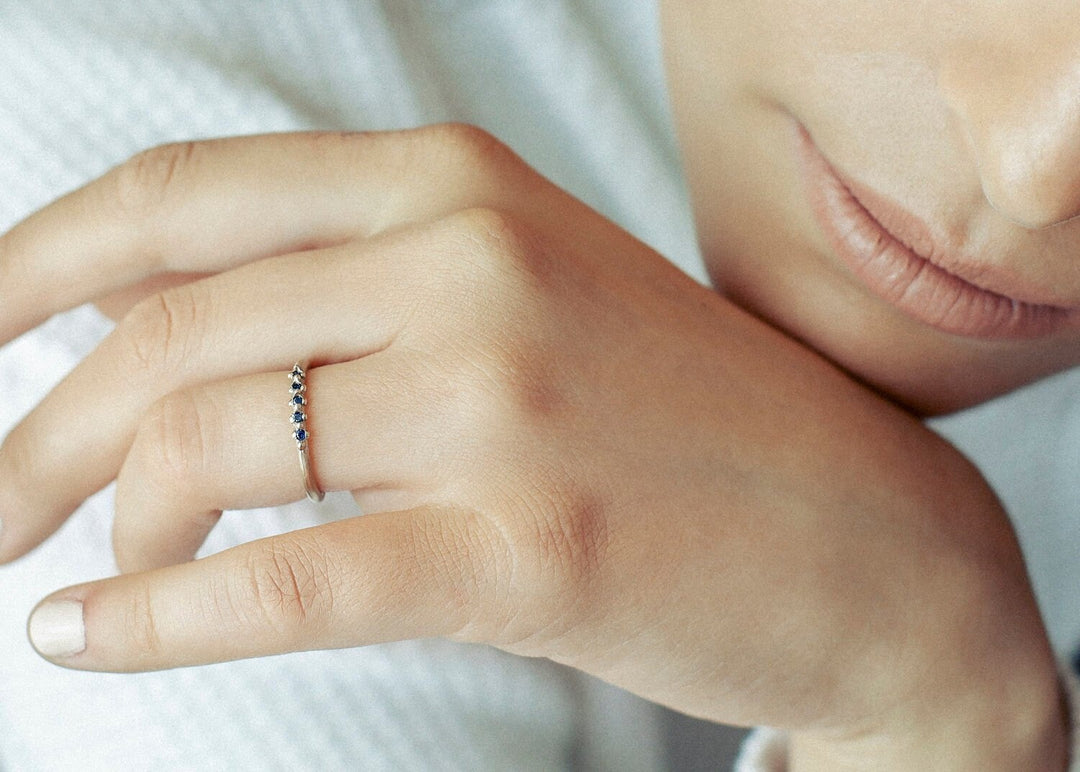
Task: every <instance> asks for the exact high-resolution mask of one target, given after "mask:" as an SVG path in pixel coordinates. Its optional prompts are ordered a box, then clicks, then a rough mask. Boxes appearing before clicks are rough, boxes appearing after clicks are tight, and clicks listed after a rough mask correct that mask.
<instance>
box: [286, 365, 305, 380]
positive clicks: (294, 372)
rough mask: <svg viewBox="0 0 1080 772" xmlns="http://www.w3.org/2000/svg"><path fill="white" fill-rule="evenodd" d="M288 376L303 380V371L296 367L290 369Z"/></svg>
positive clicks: (298, 366)
mask: <svg viewBox="0 0 1080 772" xmlns="http://www.w3.org/2000/svg"><path fill="white" fill-rule="evenodd" d="M289 375H291V376H292V377H293V378H303V377H304V371H303V370H301V369H300V365H297V366H296V367H294V368H293V369H292V372H291V373H289Z"/></svg>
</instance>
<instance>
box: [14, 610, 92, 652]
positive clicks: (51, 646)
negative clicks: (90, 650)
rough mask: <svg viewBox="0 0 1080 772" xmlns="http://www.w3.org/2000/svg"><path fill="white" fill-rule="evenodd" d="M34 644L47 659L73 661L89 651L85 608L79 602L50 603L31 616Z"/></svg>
mask: <svg viewBox="0 0 1080 772" xmlns="http://www.w3.org/2000/svg"><path fill="white" fill-rule="evenodd" d="M27 629H28V631H29V633H30V643H32V644H33V645H34V648H35V649H37V652H38V654H40V655H41V656H43V657H71V656H74V655H75V654H78V653H79V652H81V651H83V650H84V649H85V648H86V626H85V625H84V624H83V604H82V603H81V602H80V601H77V600H50V601H47V602H45V603H42V604H41V605H40V606H38V607H37V608H36V609H34V613H32V614H31V615H30V623H29V625H28V626H27Z"/></svg>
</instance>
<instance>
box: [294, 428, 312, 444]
mask: <svg viewBox="0 0 1080 772" xmlns="http://www.w3.org/2000/svg"><path fill="white" fill-rule="evenodd" d="M293 436H295V437H296V441H297V442H303V441H304V440H306V439H307V438H308V433H307V432H306V431H304V430H303V429H297V430H296V434H295V435H293Z"/></svg>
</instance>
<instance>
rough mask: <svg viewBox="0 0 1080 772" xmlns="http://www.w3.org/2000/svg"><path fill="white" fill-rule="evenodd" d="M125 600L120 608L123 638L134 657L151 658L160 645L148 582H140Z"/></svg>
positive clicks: (159, 648)
mask: <svg viewBox="0 0 1080 772" xmlns="http://www.w3.org/2000/svg"><path fill="white" fill-rule="evenodd" d="M125 600H126V603H125V604H123V605H122V608H121V610H120V625H121V631H122V634H123V639H124V640H125V641H126V642H127V645H128V646H129V647H130V648H129V651H130V652H131V653H132V654H133V655H134V656H135V658H136V659H141V658H144V657H145V658H153V657H154V655H156V654H158V653H160V652H161V649H162V646H161V637H160V635H159V633H158V625H157V618H156V616H155V613H156V612H155V611H154V604H153V597H152V593H151V590H150V586H149V584H147V583H145V582H142V583H140V584H139V586H138V587H136V588H134V589H133V591H132V592H131V593H130V594H129V595H128V596H127V598H126V599H125Z"/></svg>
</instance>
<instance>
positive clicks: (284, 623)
mask: <svg viewBox="0 0 1080 772" xmlns="http://www.w3.org/2000/svg"><path fill="white" fill-rule="evenodd" d="M279 541H280V540H278V541H271V542H269V543H267V544H266V545H265V546H263V547H261V548H260V549H257V550H255V551H254V552H253V553H252V554H251V555H250V556H249V558H248V560H247V564H246V566H245V570H244V572H243V576H242V583H243V586H242V588H241V590H240V591H241V593H242V603H241V606H242V607H243V608H246V609H248V610H249V612H250V613H251V614H253V615H255V616H256V617H257V618H258V619H259V620H261V621H262V622H263V623H266V624H269V625H270V626H271V627H272V628H273V629H274V630H276V631H277V632H279V633H283V634H286V635H288V634H301V633H302V631H308V632H310V631H311V629H312V627H319V626H322V625H325V624H326V623H327V622H328V621H329V620H330V617H331V614H332V610H333V605H334V593H333V584H332V582H331V572H330V570H329V566H328V565H327V562H326V559H325V557H324V556H323V555H322V554H321V553H320V552H319V551H317V550H313V549H309V548H307V547H306V546H304V545H303V544H302V543H301V542H299V541H294V542H289V543H286V544H282V543H279Z"/></svg>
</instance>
